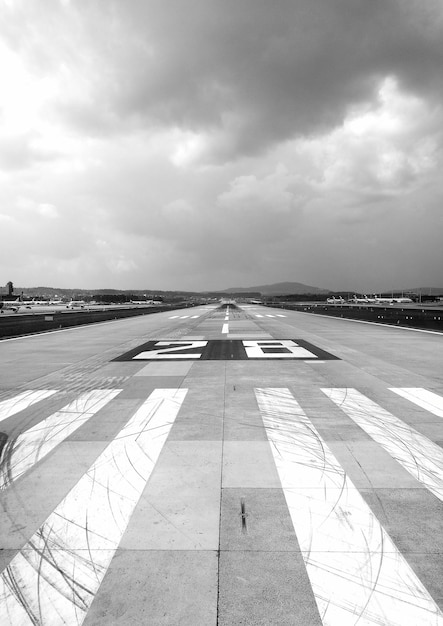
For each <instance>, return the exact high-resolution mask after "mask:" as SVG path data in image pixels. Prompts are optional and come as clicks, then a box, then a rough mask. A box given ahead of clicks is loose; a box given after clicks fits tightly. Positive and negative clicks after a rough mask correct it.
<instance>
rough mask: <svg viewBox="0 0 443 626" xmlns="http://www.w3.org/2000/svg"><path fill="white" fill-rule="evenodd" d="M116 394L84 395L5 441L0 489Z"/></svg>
mask: <svg viewBox="0 0 443 626" xmlns="http://www.w3.org/2000/svg"><path fill="white" fill-rule="evenodd" d="M120 392H121V389H94V390H92V391H87V392H85V393H83V394H81V395H80V396H79V397H78V398H76V399H75V400H74V401H73V402H70V403H69V404H67V405H66V406H65V407H63V408H62V409H60V410H59V411H56V412H55V413H53V414H52V415H50V416H49V417H47V418H46V419H44V420H43V421H41V422H39V423H38V424H36V425H35V426H32V427H31V428H29V429H28V430H26V431H24V432H22V433H21V434H20V435H19V436H18V437H16V438H12V439H10V440H8V441H6V443H5V445H4V447H3V449H2V451H1V455H0V489H5V488H6V487H8V485H10V484H11V483H12V482H13V481H14V480H16V479H17V478H19V477H20V476H22V474H24V473H25V472H26V471H27V470H28V469H30V468H31V467H32V466H33V465H35V464H36V463H38V461H40V460H41V459H43V458H44V457H45V456H46V455H47V454H49V452H50V451H51V450H53V449H54V448H55V447H56V446H58V445H59V444H60V443H61V442H62V441H64V440H65V439H66V438H67V437H69V435H71V434H72V433H73V432H74V431H76V430H77V429H78V428H80V426H82V425H83V424H84V423H85V422H86V421H87V420H89V419H90V418H91V417H92V416H93V415H95V414H96V413H97V412H98V411H99V410H100V409H102V408H103V407H104V406H105V405H106V404H108V402H110V401H111V400H113V399H114V398H115V397H116V396H117V395H118V394H119V393H120Z"/></svg>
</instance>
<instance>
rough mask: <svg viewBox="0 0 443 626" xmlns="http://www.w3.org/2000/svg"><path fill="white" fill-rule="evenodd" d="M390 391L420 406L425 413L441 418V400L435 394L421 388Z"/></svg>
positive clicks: (392, 388)
mask: <svg viewBox="0 0 443 626" xmlns="http://www.w3.org/2000/svg"><path fill="white" fill-rule="evenodd" d="M391 391H393V392H394V393H397V394H398V395H399V396H402V397H403V398H406V400H410V402H413V403H414V404H416V405H417V406H421V407H422V408H423V409H426V411H429V412H430V413H433V414H434V415H437V416H438V417H443V398H442V397H441V396H439V395H437V394H436V393H434V392H432V391H427V390H426V389H422V388H421V387H407V388H401V387H395V388H394V387H391Z"/></svg>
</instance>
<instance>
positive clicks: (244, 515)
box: [240, 498, 248, 533]
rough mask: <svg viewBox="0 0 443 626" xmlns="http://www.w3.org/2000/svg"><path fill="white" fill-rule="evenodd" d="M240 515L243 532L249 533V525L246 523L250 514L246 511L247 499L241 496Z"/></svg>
mask: <svg viewBox="0 0 443 626" xmlns="http://www.w3.org/2000/svg"><path fill="white" fill-rule="evenodd" d="M240 511H241V512H240V516H241V529H242V532H243V533H247V532H248V527H247V525H246V518H247V517H248V514H247V513H246V503H245V499H244V498H241V499H240Z"/></svg>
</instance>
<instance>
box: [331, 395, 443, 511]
mask: <svg viewBox="0 0 443 626" xmlns="http://www.w3.org/2000/svg"><path fill="white" fill-rule="evenodd" d="M322 391H323V393H325V394H326V395H327V396H328V398H330V399H331V400H332V402H334V404H336V405H337V406H338V407H339V408H340V409H341V410H342V411H343V412H344V413H346V415H348V417H350V418H351V419H352V420H353V421H354V422H355V423H356V424H357V425H358V426H360V428H362V429H363V430H364V431H365V432H366V433H367V434H368V435H369V436H370V437H372V439H374V441H376V442H377V443H378V444H380V445H381V446H382V448H384V449H385V450H386V451H387V452H389V454H390V455H391V456H392V457H393V458H394V459H395V460H396V461H398V463H400V465H402V467H404V469H405V470H407V471H408V472H409V473H410V474H411V475H412V476H413V477H414V478H415V479H416V480H418V481H419V482H420V483H421V484H422V485H424V486H425V487H426V488H427V489H429V491H431V492H432V493H433V494H434V495H435V496H437V498H439V499H440V500H442V501H443V450H442V448H440V446H438V445H437V444H436V443H434V442H433V441H431V440H430V439H428V438H427V437H425V436H424V435H422V434H421V433H419V432H418V431H416V430H415V429H414V428H412V427H411V426H409V425H408V424H406V423H405V422H402V420H400V419H398V418H397V417H395V416H394V415H392V413H389V412H388V411H386V410H385V409H383V408H382V407H381V406H379V405H378V404H376V403H375V402H373V401H372V400H370V399H369V398H367V397H366V396H364V395H363V394H362V393H360V392H359V391H357V390H356V389H352V388H340V389H336V388H334V389H322Z"/></svg>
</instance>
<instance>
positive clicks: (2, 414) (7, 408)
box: [0, 389, 57, 422]
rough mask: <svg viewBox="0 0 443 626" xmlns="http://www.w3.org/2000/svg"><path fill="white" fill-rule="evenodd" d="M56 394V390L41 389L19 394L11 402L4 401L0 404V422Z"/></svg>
mask: <svg viewBox="0 0 443 626" xmlns="http://www.w3.org/2000/svg"><path fill="white" fill-rule="evenodd" d="M54 393H57V391H56V390H55V389H41V390H38V391H24V392H23V393H19V394H18V395H17V396H14V398H10V399H9V400H3V401H2V402H0V422H2V421H3V420H5V419H7V418H8V417H11V416H12V415H15V414H16V413H19V412H20V411H24V410H25V409H27V408H28V407H29V406H31V405H32V404H35V403H36V402H40V400H44V399H45V398H49V397H50V396H52V395H53V394H54Z"/></svg>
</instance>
